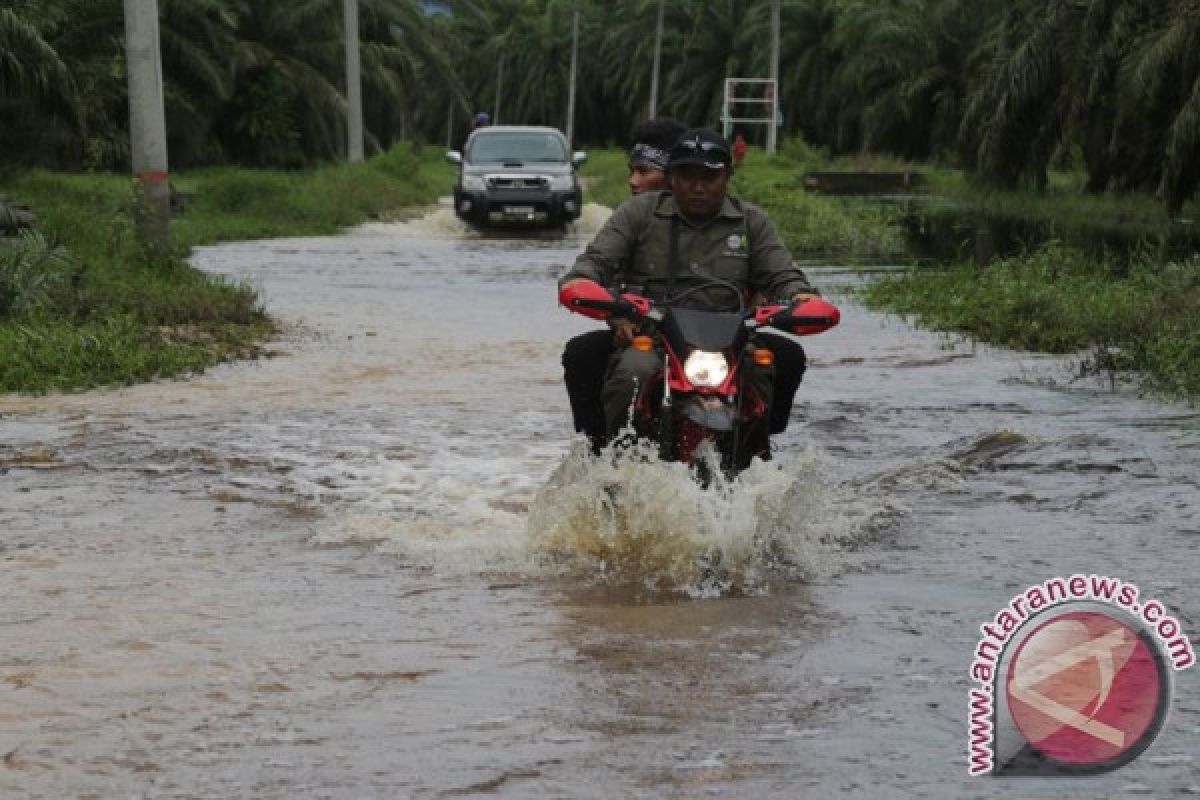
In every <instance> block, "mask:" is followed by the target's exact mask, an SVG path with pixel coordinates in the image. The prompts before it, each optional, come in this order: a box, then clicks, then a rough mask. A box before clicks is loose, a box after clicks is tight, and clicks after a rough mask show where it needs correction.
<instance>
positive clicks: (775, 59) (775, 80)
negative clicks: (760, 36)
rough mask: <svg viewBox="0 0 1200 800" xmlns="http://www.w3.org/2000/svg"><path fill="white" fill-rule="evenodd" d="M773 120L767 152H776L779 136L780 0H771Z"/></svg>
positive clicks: (768, 127) (769, 125)
mask: <svg viewBox="0 0 1200 800" xmlns="http://www.w3.org/2000/svg"><path fill="white" fill-rule="evenodd" d="M771 81H772V84H771V97H772V100H773V101H774V102H772V103H771V122H770V124H768V125H767V152H768V153H770V154H771V155H774V154H775V146H776V144H777V142H778V137H779V0H771Z"/></svg>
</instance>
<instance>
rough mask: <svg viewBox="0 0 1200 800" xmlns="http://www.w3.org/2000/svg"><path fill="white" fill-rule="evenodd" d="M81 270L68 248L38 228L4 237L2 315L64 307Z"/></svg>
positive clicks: (0, 280) (1, 249)
mask: <svg viewBox="0 0 1200 800" xmlns="http://www.w3.org/2000/svg"><path fill="white" fill-rule="evenodd" d="M78 273H79V268H78V265H77V264H76V263H75V262H74V261H73V260H72V259H71V257H70V255H69V254H68V253H67V251H66V249H65V248H62V247H58V246H55V245H52V244H50V242H48V241H47V240H46V237H45V236H43V235H42V234H40V233H37V232H36V231H25V232H24V233H22V234H21V235H20V236H19V237H18V238H17V239H15V240H13V241H0V319H3V318H5V317H22V316H27V315H29V314H31V313H34V312H37V311H44V310H49V309H51V308H54V307H60V306H61V305H63V300H64V298H63V296H62V295H63V292H64V290H65V289H67V288H68V287H69V286H70V285H71V283H72V280H73V279H75V278H76V277H77V276H78Z"/></svg>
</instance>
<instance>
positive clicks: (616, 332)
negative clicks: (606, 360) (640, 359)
mask: <svg viewBox="0 0 1200 800" xmlns="http://www.w3.org/2000/svg"><path fill="white" fill-rule="evenodd" d="M608 327H610V328H612V332H613V345H614V346H616V347H627V346H628V345H629V343H630V342H632V341H633V337H635V336H637V331H638V326H637V323H636V322H633V321H631V320H627V319H625V318H624V317H613V318H612V319H610V320H608Z"/></svg>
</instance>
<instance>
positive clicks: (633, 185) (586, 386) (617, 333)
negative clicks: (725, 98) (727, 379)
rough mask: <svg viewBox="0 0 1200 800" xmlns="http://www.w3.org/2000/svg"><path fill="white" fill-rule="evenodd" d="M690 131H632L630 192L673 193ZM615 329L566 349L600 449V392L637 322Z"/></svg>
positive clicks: (576, 400) (583, 426) (676, 127)
mask: <svg viewBox="0 0 1200 800" xmlns="http://www.w3.org/2000/svg"><path fill="white" fill-rule="evenodd" d="M686 130H687V127H686V126H685V125H684V124H683V123H682V122H679V121H678V120H674V119H670V118H669V117H659V118H657V119H650V120H646V121H645V122H642V123H639V124H638V125H637V126H636V127H634V129H633V130H632V131H631V132H630V138H631V139H632V140H633V146H632V147H631V148H630V150H629V191H630V192H632V193H633V194H635V195H637V194H641V193H642V192H654V191H662V190H664V189H668V188H669V187H668V185H667V157H668V155H669V154H670V152H671V146H672V145H674V144H675V142H677V141H678V140H679V137H680V136H682V135H683V133H684V131H686ZM608 325H609V328H610V330H596V331H588V332H587V333H581V334H579V335H578V336H576V337H574V338H573V339H571V340H570V341H568V342H567V346H566V347H565V348H563V355H562V364H563V382H564V383H566V385H567V396H568V397H569V398H570V400H571V415H572V416H573V417H574V419H575V430H576V431H577V432H579V433H583V434H586V435H587V437H588V439H589V440H590V441H591V442H592V445H593V447H594V448H595V449H596V450H599V449H600V447H601V445H603V443H604V440H605V435H604V434H605V424H604V407H603V406H602V405H601V402H600V393H601V392H602V391H603V389H604V375H605V373H606V372H607V370H608V361H609V359H610V358H612V354H613V352H614V348H620V347H625V346H627V345H628V344H629V343H630V342H631V341H632V340H633V336H634V333H635V330H636V326H635V325H634V324H633V322H631V321H629V320H627V319H620V318H613V319H610V320H609V321H608Z"/></svg>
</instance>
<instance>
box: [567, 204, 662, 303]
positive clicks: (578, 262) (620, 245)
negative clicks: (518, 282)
mask: <svg viewBox="0 0 1200 800" xmlns="http://www.w3.org/2000/svg"><path fill="white" fill-rule="evenodd" d="M643 197H645V196H644V195H639V196H638V197H634V198H633V199H632V200H629V201H627V202H625V203H622V204H621V205H620V206H618V207H617V210H616V211H614V212H613V213H612V216H611V217H609V218H608V222H606V223H604V227H602V228H601V229H600V232H599V233H597V234H596V236H595V237H594V238H593V239H592V241H591V242H589V243H588V246H587V248H586V249H585V250H584V251H583V252H582V253H580V254H579V257H578V258H576V259H575V265H574V266H572V267H571V269H570V270H568V271H567V274H566V275H563V277H562V278H561V279H560V280H559V282H558V285H559V288H560V289H561V288H563V287H564V286H566V285H567V284H569V283H570V282H572V281H576V280H580V279H586V280H592V281H595V282H596V283H598V284H600V285H601V286H612V285H614V284H616V283H618V282H619V281H620V280H621V279H622V278H624V277H625V276H624V275H623V271H624V270H623V265H626V264H628V263H629V262H630V260H631V259H632V258H633V254H634V249H635V247H636V243H637V238H638V237H637V231H638V229H639V222H640V221H641V217H642V216H644V215H645V213H646V210H645V209H646V208H647V204H646V203H645V202H644V201H642V202H639V198H643Z"/></svg>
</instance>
